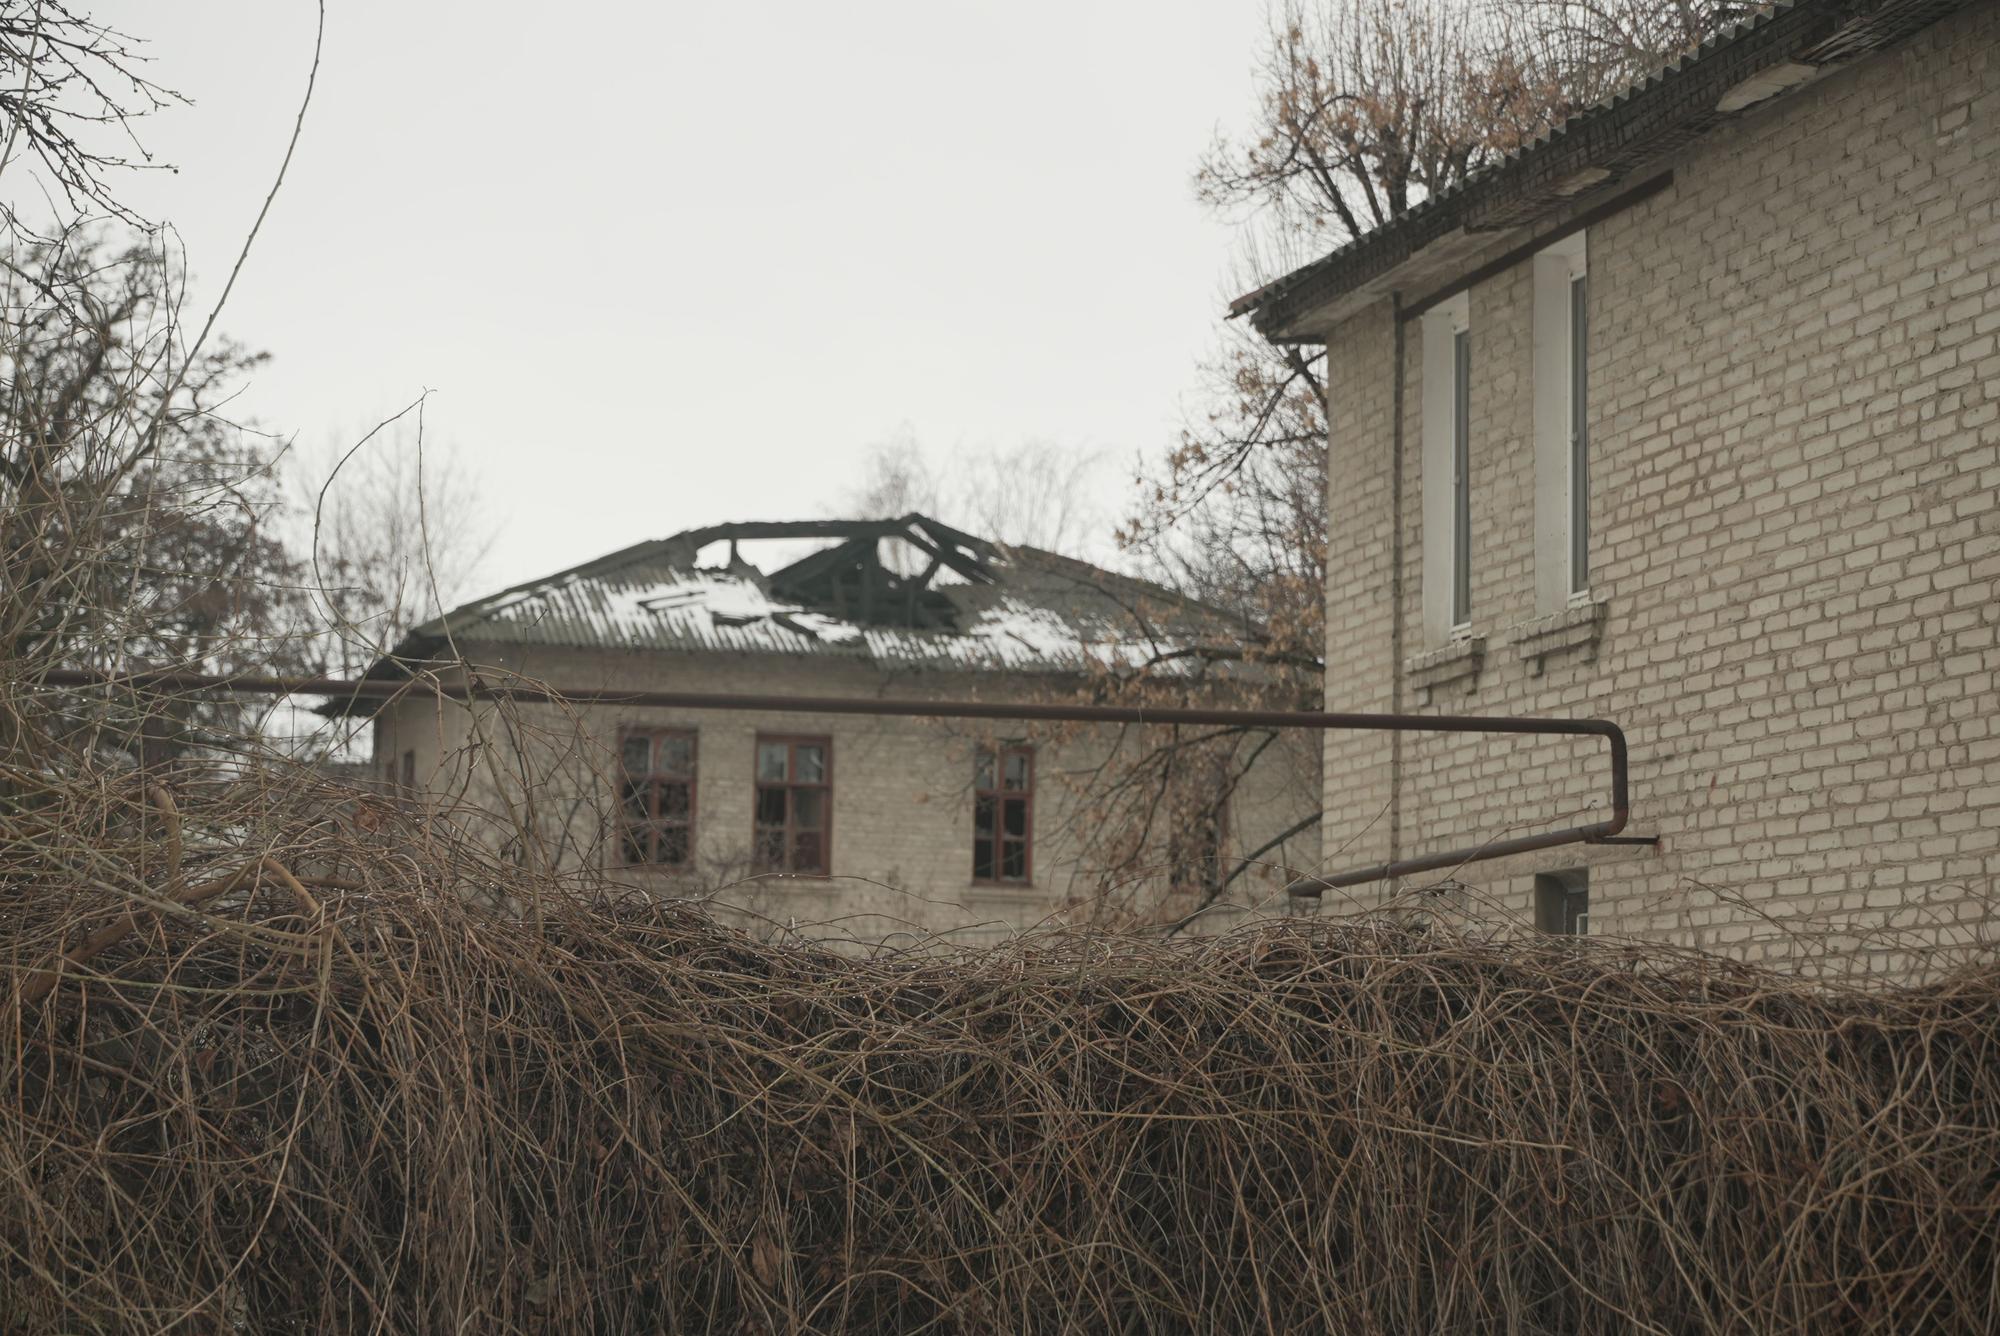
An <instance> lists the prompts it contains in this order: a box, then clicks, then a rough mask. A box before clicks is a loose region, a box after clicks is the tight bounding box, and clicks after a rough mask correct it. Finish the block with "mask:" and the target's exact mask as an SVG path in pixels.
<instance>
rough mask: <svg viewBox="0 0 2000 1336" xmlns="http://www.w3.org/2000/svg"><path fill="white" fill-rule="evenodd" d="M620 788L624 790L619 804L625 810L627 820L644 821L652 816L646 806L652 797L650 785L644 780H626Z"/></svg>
mask: <svg viewBox="0 0 2000 1336" xmlns="http://www.w3.org/2000/svg"><path fill="white" fill-rule="evenodd" d="M622 787H623V789H624V797H623V798H622V799H621V803H622V805H623V806H624V808H625V816H626V819H627V820H630V821H644V820H645V819H646V818H647V817H649V816H651V815H652V814H653V813H652V811H651V810H650V808H649V807H648V806H647V803H648V802H649V801H650V800H651V796H652V794H651V786H650V785H648V784H647V783H646V782H645V781H644V780H636V781H634V780H628V781H626V783H625V784H624V785H623V786H622Z"/></svg>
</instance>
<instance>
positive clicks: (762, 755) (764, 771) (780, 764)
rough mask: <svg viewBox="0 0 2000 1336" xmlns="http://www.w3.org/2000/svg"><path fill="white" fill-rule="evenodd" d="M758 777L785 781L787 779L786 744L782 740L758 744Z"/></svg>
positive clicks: (779, 781)
mask: <svg viewBox="0 0 2000 1336" xmlns="http://www.w3.org/2000/svg"><path fill="white" fill-rule="evenodd" d="M757 778H759V779H763V780H774V781H776V782H778V783H781V784H782V783H783V782H784V780H785V744H784V743H782V742H760V743H758V744H757Z"/></svg>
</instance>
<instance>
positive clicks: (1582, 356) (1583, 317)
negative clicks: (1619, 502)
mask: <svg viewBox="0 0 2000 1336" xmlns="http://www.w3.org/2000/svg"><path fill="white" fill-rule="evenodd" d="M1589 284H1590V276H1589V275H1588V274H1577V275H1576V276H1574V277H1573V278H1571V279H1570V281H1569V590H1570V592H1571V593H1572V594H1580V593H1583V592H1584V591H1585V590H1587V589H1589V588H1590V426H1589V421H1590V419H1589V413H1588V409H1589V400H1588V396H1587V391H1588V389H1589V386H1590V301H1589V297H1590V288H1589Z"/></svg>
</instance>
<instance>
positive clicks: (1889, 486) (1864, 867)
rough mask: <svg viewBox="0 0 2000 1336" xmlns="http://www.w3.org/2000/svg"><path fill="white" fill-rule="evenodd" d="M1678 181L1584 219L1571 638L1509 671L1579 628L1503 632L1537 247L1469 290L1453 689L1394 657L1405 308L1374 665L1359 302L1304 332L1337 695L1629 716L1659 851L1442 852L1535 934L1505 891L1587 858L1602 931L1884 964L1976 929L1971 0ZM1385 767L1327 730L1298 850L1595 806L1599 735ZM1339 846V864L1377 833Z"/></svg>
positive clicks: (1373, 353)
mask: <svg viewBox="0 0 2000 1336" xmlns="http://www.w3.org/2000/svg"><path fill="white" fill-rule="evenodd" d="M1670 165H1671V166H1672V167H1673V170H1674V174H1675V179H1674V184H1673V185H1672V187H1671V188H1669V189H1668V190H1667V191H1665V192H1663V193H1661V194H1658V195H1655V196H1653V197H1651V198H1650V199H1647V200H1644V201H1642V202H1640V203H1639V204H1637V205H1635V206H1633V207H1632V208H1630V209H1628V210H1626V211H1624V212H1622V213H1619V214H1616V215H1614V216H1613V217H1611V218H1610V219H1608V220H1607V221H1604V222H1602V223H1599V224H1597V225H1595V226H1593V227H1591V228H1590V229H1589V232H1588V235H1587V245H1588V252H1589V258H1588V264H1589V274H1590V294H1589V302H1590V328H1591V357H1592V370H1591V383H1590V403H1591V412H1590V423H1591V436H1592V445H1591V451H1592V458H1593V475H1594V476H1593V481H1592V496H1591V532H1592V544H1591V547H1592V552H1591V560H1592V578H1591V592H1592V595H1593V596H1594V599H1595V600H1596V601H1597V602H1598V603H1599V604H1601V608H1599V609H1596V610H1593V611H1592V612H1590V613H1587V614H1582V615H1584V616H1588V617H1596V616H1601V618H1602V621H1601V625H1600V630H1599V635H1598V639H1597V640H1596V642H1595V644H1594V645H1588V644H1586V645H1583V646H1580V647H1576V648H1570V649H1565V650H1558V651H1557V652H1554V653H1552V654H1549V655H1548V656H1547V657H1545V658H1541V659H1535V658H1530V657H1526V652H1527V650H1528V649H1530V648H1534V647H1536V646H1537V645H1539V646H1543V647H1546V646H1547V645H1549V644H1551V643H1556V644H1560V643H1562V642H1563V641H1564V640H1565V639H1568V640H1575V639H1581V638H1586V637H1581V636H1576V635H1567V636H1565V635H1558V636H1556V637H1555V638H1554V640H1553V641H1551V640H1549V639H1546V638H1545V639H1543V640H1541V641H1539V642H1533V641H1531V640H1530V638H1529V634H1528V633H1529V632H1530V631H1532V630H1535V629H1537V628H1538V622H1537V617H1536V610H1535V577H1534V569H1533V555H1534V554H1533V542H1534V444H1533V442H1534V419H1533V398H1532V384H1533V375H1532V368H1533V362H1532V344H1531V320H1532V302H1531V284H1532V273H1531V271H1532V264H1531V263H1528V262H1523V263H1522V264H1520V265H1518V266H1515V267H1514V268H1512V269H1510V270H1508V271H1507V272H1505V273H1503V274H1500V275H1499V276H1497V277H1494V278H1492V279H1490V280H1489V281H1486V282H1483V283H1480V284H1479V285H1477V286H1476V287H1475V288H1474V289H1473V290H1472V292H1471V294H1470V298H1471V328H1472V340H1473V362H1474V373H1473V380H1472V412H1471V419H1470V420H1471V423H1472V454H1473V460H1472V495H1473V544H1472V553H1473V577H1474V596H1473V606H1474V626H1473V631H1474V634H1475V635H1478V636H1481V637H1484V638H1485V644H1486V654H1485V657H1484V659H1483V660H1482V661H1481V664H1480V668H1479V671H1478V673H1477V674H1476V675H1475V676H1472V677H1469V678H1468V677H1464V676H1457V677H1451V676H1450V674H1449V673H1444V674H1441V673H1440V671H1439V670H1438V669H1437V668H1436V667H1435V666H1434V665H1431V664H1428V663H1427V662H1426V661H1425V659H1424V658H1423V657H1422V656H1423V654H1424V652H1425V650H1426V649H1427V648H1429V647H1428V646H1427V645H1426V644H1425V642H1424V639H1423V629H1422V626H1423V623H1422V615H1421V597H1422V590H1421V578H1422V577H1421V569H1422V545H1423V543H1424V541H1425V535H1424V534H1423V532H1422V520H1423V516H1422V506H1421V502H1420V495H1421V488H1422V453H1421V448H1420V441H1421V436H1422V423H1421V413H1420V405H1421V401H1422V394H1421V382H1422V371H1423V366H1422V360H1423V359H1422V352H1421V335H1420V331H1419V327H1418V325H1417V324H1416V323H1411V324H1409V325H1408V326H1406V332H1407V334H1408V337H1407V339H1406V340H1405V347H1404V356H1403V369H1404V387H1403V395H1402V401H1403V416H1402V451H1401V453H1402V472H1403V482H1402V487H1401V497H1402V505H1401V515H1402V521H1403V522H1402V526H1401V547H1402V552H1401V565H1400V571H1401V577H1402V580H1401V583H1402V589H1403V596H1402V599H1401V602H1400V607H1399V609H1398V621H1397V626H1398V627H1399V629H1400V634H1401V642H1400V645H1398V647H1397V648H1398V649H1399V650H1400V655H1399V656H1398V657H1399V660H1400V661H1399V662H1396V664H1395V668H1394V670H1393V671H1392V667H1391V665H1392V662H1395V660H1393V659H1392V655H1391V652H1390V650H1389V644H1390V640H1391V637H1390V634H1389V632H1388V630H1387V629H1386V626H1385V621H1386V619H1385V617H1384V616H1383V614H1382V612H1381V607H1382V603H1383V600H1384V599H1385V598H1386V596H1387V595H1386V589H1387V586H1388V584H1389V573H1390V568H1391V565H1392V563H1393V558H1394V555H1395V546H1396V536H1395V532H1394V526H1392V525H1390V524H1389V523H1388V519H1389V516H1390V514H1391V510H1390V507H1389V505H1388V503H1387V500H1386V493H1387V491H1388V489H1389V487H1390V480H1391V478H1392V476H1393V473H1394V468H1393V463H1394V455H1395V450H1394V445H1393V435H1392V433H1391V431H1390V425H1389V418H1388V415H1387V413H1386V412H1385V409H1384V405H1385V403H1387V402H1388V401H1389V396H1390V394H1391V392H1392V386H1393V380H1394V377H1393V375H1391V374H1390V373H1391V367H1392V363H1391V362H1390V360H1389V358H1390V356H1392V355H1391V354H1386V353H1385V349H1387V348H1388V347H1390V346H1391V344H1390V335H1389V331H1390V328H1391V326H1390V322H1389V316H1388V303H1387V302H1386V301H1385V302H1382V303H1380V304H1378V305H1377V306H1375V307H1373V308H1371V309H1370V310H1368V311H1366V312H1364V313H1363V314H1361V315H1359V316H1357V317H1355V318H1353V319H1352V320H1350V321H1348V322H1347V323H1346V324H1345V325H1343V326H1342V327H1341V328H1339V329H1338V330H1336V331H1334V333H1333V335H1332V337H1331V339H1330V344H1329V351H1330V367H1329V376H1330V380H1331V384H1332V387H1333V394H1334V397H1335V409H1334V413H1333V431H1332V441H1331V444H1330V448H1331V451H1332V455H1331V458H1332V463H1333V467H1332V468H1331V469H1330V470H1329V472H1330V477H1331V480H1332V481H1331V489H1332V490H1331V507H1330V510H1331V514H1332V516H1333V523H1332V534H1331V543H1330V547H1329V553H1328V567H1329V569H1330V570H1331V571H1333V572H1335V573H1336V574H1335V576H1334V577H1333V578H1334V581H1335V583H1334V584H1333V585H1332V586H1331V587H1330V588H1329V591H1328V598H1329V616H1328V640H1329V644H1328V665H1329V666H1328V674H1327V695H1328V702H1329V706H1330V707H1334V708H1341V707H1349V708H1381V707H1386V703H1387V702H1388V700H1389V699H1391V698H1392V697H1395V696H1398V695H1401V696H1403V697H1405V698H1407V706H1406V707H1407V708H1412V709H1428V710H1432V711H1440V712H1450V713H1480V714H1563V715H1601V716H1607V717H1609V718H1612V719H1614V720H1616V721H1617V722H1619V723H1620V724H1621V725H1623V726H1624V727H1625V729H1626V730H1627V732H1628V734H1629V735H1630V737H1631V741H1632V748H1633V752H1632V756H1633V771H1632V779H1633V796H1634V799H1635V803H1634V824H1633V830H1634V831H1635V832H1637V833H1645V834H1658V835H1659V836H1660V837H1661V845H1660V847H1659V849H1658V850H1657V851H1652V850H1643V851H1634V850H1629V849H1596V850H1590V851H1588V852H1582V851H1579V850H1575V849H1568V850H1557V851H1550V852H1548V853H1545V854H1542V855H1536V856H1524V857H1522V858H1519V859H1515V860H1510V861H1507V862H1502V863H1486V864H1475V865H1470V866H1468V867H1467V868H1466V869H1465V870H1464V871H1463V872H1462V873H1460V874H1459V879H1460V880H1461V881H1463V882H1464V883H1466V884H1468V886H1469V887H1470V888H1471V889H1470V891H1469V892H1468V898H1469V899H1470V900H1471V901H1472V902H1474V903H1475V904H1477V905H1478V906H1480V907H1481V908H1482V909H1483V910H1485V911H1486V912H1489V913H1490V914H1492V915H1494V916H1497V917H1501V918H1503V919H1504V918H1511V919H1513V920H1516V921H1524V920H1528V919H1530V918H1531V915H1532V903H1533V880H1532V874H1533V873H1535V872H1537V871H1549V870H1554V869H1558V868H1569V867H1573V866H1577V865H1579V864H1584V863H1587V864H1588V865H1589V870H1590V879H1591V885H1590V896H1591V911H1592V929H1593V931H1596V932H1610V933H1620V934H1630V935H1635V936H1640V937H1650V938H1660V939H1668V940H1673V941H1678V942H1684V943H1689V944H1694V945H1699V946H1702V947H1706V948H1711V949H1720V950H1725V951H1730V952H1734V953H1737V954H1741V955H1746V956H1756V957H1788V958H1793V959H1803V958H1804V957H1806V956H1808V955H1810V954H1811V953H1812V952H1814V951H1816V950H1820V949H1831V950H1833V951H1836V952H1847V953H1858V958H1861V959H1863V960H1865V961H1866V962H1867V963H1869V964H1871V965H1873V966H1877V967H1881V968H1887V969H1892V970H1905V969H1909V968H1911V967H1913V965H1914V963H1915V962H1914V960H1913V959H1912V958H1911V957H1910V956H1908V955H1907V954H1906V953H1904V952H1903V951H1902V950H1901V949H1900V948H1899V943H1900V944H1913V943H1914V944H1921V943H1924V942H1932V943H1947V944H1948V943H1952V942H1963V941H1967V940H1970V939H1971V937H1972V936H1974V935H1976V934H1978V933H1980V932H1984V931H1988V930H1990V929H1991V928H1992V927H1993V926H1995V925H1992V924H1990V923H1989V921H1988V906H1989V903H1990V900H1991V897H1992V895H1993V893H1994V889H1995V875H1996V873H1997V872H2000V722H1996V721H2000V691H1996V679H1995V672H1996V667H2000V653H1996V645H1995V637H1996V629H1997V628H2000V499H1996V497H2000V350H1996V340H1997V339H2000V214H1996V206H2000V7H1995V6H1984V7H1981V8H1979V9H1977V10H1975V11H1972V12H1969V13H1964V14H1961V15H1959V16H1957V17H1954V18H1952V19H1949V20H1947V21H1945V22H1944V23H1941V24H1939V25H1938V26H1936V27H1935V28H1933V29H1931V30H1929V31H1928V32H1926V33H1925V34H1923V35H1921V36H1919V37H1918V38H1916V39H1914V40H1913V41H1912V42H1910V43H1908V44H1906V45H1905V46H1904V47H1901V48H1899V49H1896V50H1894V51H1891V52H1888V53H1885V54H1883V55H1880V56H1877V57H1874V58H1872V59H1869V60H1867V61H1864V62H1863V63H1861V64H1860V65H1858V66H1856V67H1854V68H1852V69H1848V70H1844V71H1840V72H1836V73H1834V74H1832V75H1830V76H1828V77H1826V78H1824V79H1823V80H1821V81H1820V82H1818V83H1817V84H1815V85H1813V86H1811V87H1809V88H1807V89H1804V90H1802V91H1800V92H1799V93H1797V94H1795V95H1792V96H1790V97H1788V98H1785V99H1782V100H1780V101H1779V102H1777V103H1775V104H1773V105H1772V106H1771V107H1769V108H1767V109H1765V110H1763V111H1762V112H1760V113H1757V114H1753V115H1752V116H1749V117H1747V118H1745V119H1743V120H1741V121H1739V122H1736V123H1735V124H1733V125H1732V126H1730V127H1728V128H1726V129H1724V130H1722V131H1720V132H1718V133H1716V134H1714V135H1712V136H1710V137H1709V138H1708V139H1707V140H1705V141H1703V142H1702V143H1701V144H1699V145H1697V146H1695V147H1694V148H1692V149H1690V150H1688V151H1686V152H1685V153H1684V154H1683V155H1681V157H1680V158H1679V160H1677V161H1675V162H1673V163H1672V164H1670ZM1516 240H1517V239H1515V238H1509V239H1507V244H1513V243H1514V242H1515V241H1516ZM1496 248H1500V244H1499V243H1497V242H1496ZM1540 629H1544V630H1546V623H1541V624H1540ZM1462 666H1463V665H1459V667H1460V668H1462ZM1453 671H1456V669H1454V670H1453ZM1441 677H1442V678H1444V679H1446V680H1440V679H1441ZM1427 684H1428V685H1427ZM1385 752H1386V748H1384V747H1383V746H1382V745H1381V744H1379V743H1370V742H1361V743H1350V744H1343V745H1342V746H1341V747H1340V748H1337V749H1333V748H1330V749H1329V751H1328V757H1327V759H1328V765H1327V775H1326V791H1327V795H1328V801H1329V804H1330V812H1331V813H1332V815H1331V816H1330V818H1329V821H1328V823H1327V845H1328V852H1329V855H1331V854H1332V853H1333V851H1334V849H1335V848H1336V846H1337V845H1339V844H1340V843H1341V842H1342V841H1344V840H1346V839H1347V838H1349V836H1350V835H1351V834H1352V832H1353V831H1354V830H1355V829H1356V828H1358V827H1359V826H1362V825H1366V824H1367V823H1368V822H1369V821H1370V820H1372V819H1373V818H1374V817H1375V813H1376V812H1377V811H1379V810H1382V809H1384V808H1391V809H1393V814H1394V816H1395V817H1396V819H1397V825H1396V826H1395V827H1394V828H1393V829H1394V831H1395V836H1394V838H1395V842H1396V844H1397V846H1398V852H1399V853H1401V854H1403V855H1410V854H1414V853H1419V852H1425V851H1435V850H1440V849H1445V848H1451V847H1455V846H1460V845H1465V844H1470V843H1474V842H1476V841H1478V840H1480V839H1482V838H1487V837H1493V836H1499V835H1503V834H1514V833H1521V832H1523V831H1526V830H1533V829H1541V828H1546V827H1553V826H1557V825H1564V824H1570V823H1571V822H1573V821H1574V820H1577V819H1582V820H1593V819H1597V817H1598V816H1599V815H1601V810H1602V809H1601V804H1602V794H1603V792H1604V775H1605V769H1604V764H1603V760H1602V753H1601V750H1600V749H1598V748H1596V747H1595V746H1593V745H1591V744H1587V743H1583V742H1574V741H1565V742H1556V741H1535V742H1527V741H1519V740H1507V739H1498V738H1479V739H1476V740H1475V739H1465V738H1443V737H1416V736H1412V737H1409V738H1406V739H1405V740H1404V741H1403V743H1402V746H1401V751H1400V755H1399V756H1397V757H1396V758H1394V759H1395V765H1394V767H1393V768H1394V770H1395V772H1396V780H1395V782H1394V783H1392V782H1391V781H1390V778H1389V770H1390V769H1391V766H1390V765H1389V760H1388V758H1387V757H1386V756H1385ZM1392 798H1393V800H1394V801H1393V802H1392V801H1391V800H1392ZM1378 829H1379V828H1378ZM1370 838H1371V839H1375V838H1376V837H1375V836H1373V835H1372V834H1371V837H1370ZM1389 838H1390V832H1389V831H1388V830H1383V831H1382V832H1381V835H1380V837H1379V839H1376V844H1377V845H1379V844H1382V843H1385V842H1386V841H1387V840H1388V839H1389ZM1355 852H1359V851H1358V850H1350V851H1349V853H1348V854H1346V855H1343V856H1342V857H1341V858H1340V859H1339V860H1337V861H1340V862H1365V861H1372V859H1373V857H1374V856H1376V855H1377V854H1378V853H1380V852H1382V849H1381V848H1379V847H1371V848H1370V849H1369V850H1368V851H1367V853H1366V854H1365V855H1364V856H1363V857H1361V858H1355V857H1353V856H1352V855H1353V853H1355ZM1422 880H1426V881H1428V880H1435V878H1424V879H1422ZM1379 894H1381V892H1379V891H1371V890H1368V889H1367V888H1363V894H1362V895H1361V896H1359V897H1357V899H1358V900H1359V901H1361V902H1363V903H1367V902H1370V901H1371V900H1372V899H1373V898H1374V897H1376V896H1378V895H1379ZM1885 931H1886V932H1893V933H1897V934H1901V933H1905V932H1908V933H1909V934H1911V936H1910V937H1908V938H1907V939H1904V938H1900V937H1898V938H1895V939H1893V940H1892V939H1891V938H1888V937H1883V936H1881V934H1883V933H1884V932H1885Z"/></svg>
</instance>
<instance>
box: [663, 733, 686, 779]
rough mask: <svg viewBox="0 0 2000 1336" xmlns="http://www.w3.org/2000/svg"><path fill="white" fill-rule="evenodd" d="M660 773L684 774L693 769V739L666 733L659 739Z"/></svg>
mask: <svg viewBox="0 0 2000 1336" xmlns="http://www.w3.org/2000/svg"><path fill="white" fill-rule="evenodd" d="M658 767H659V770H660V773H662V774H666V775H685V774H689V773H690V772H692V771H693V770H694V739H693V738H690V737H685V736H681V735H678V734H668V735H667V736H666V737H663V738H661V739H660V757H659V762H658Z"/></svg>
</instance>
